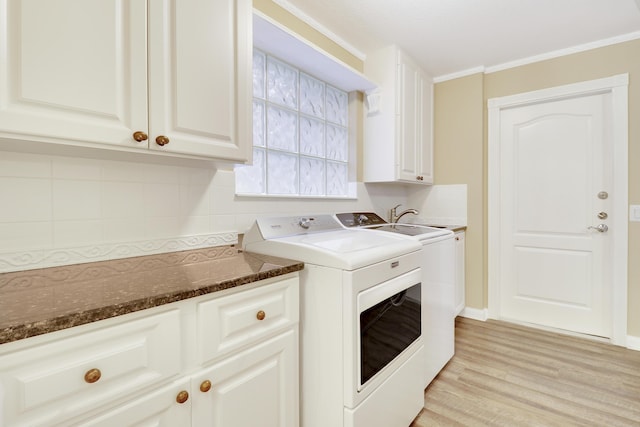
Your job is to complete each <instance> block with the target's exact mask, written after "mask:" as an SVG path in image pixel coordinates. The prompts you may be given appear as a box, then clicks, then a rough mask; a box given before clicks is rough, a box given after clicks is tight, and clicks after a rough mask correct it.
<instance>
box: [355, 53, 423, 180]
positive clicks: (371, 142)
mask: <svg viewBox="0 0 640 427" xmlns="http://www.w3.org/2000/svg"><path fill="white" fill-rule="evenodd" d="M365 73H366V74H367V76H368V77H370V78H371V79H372V80H374V81H376V82H378V85H379V86H378V88H379V89H378V91H377V92H376V93H374V94H373V96H374V97H375V98H377V99H378V102H375V103H373V104H367V111H366V115H365V118H364V150H363V160H364V165H363V178H364V181H365V182H402V183H416V184H433V133H432V123H433V81H432V79H431V77H429V75H427V74H426V73H425V72H424V71H423V70H422V69H421V68H420V66H419V65H418V64H417V63H416V62H414V61H413V60H412V59H411V58H410V57H409V56H407V55H406V54H405V53H404V52H402V51H401V50H400V49H398V48H397V47H396V46H389V47H387V48H384V49H381V50H379V51H376V52H372V53H370V54H368V55H367V60H366V61H365Z"/></svg>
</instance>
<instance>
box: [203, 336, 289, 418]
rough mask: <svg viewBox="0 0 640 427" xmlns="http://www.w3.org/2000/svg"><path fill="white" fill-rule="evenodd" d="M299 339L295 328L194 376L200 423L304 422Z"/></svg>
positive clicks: (233, 355) (231, 356)
mask: <svg viewBox="0 0 640 427" xmlns="http://www.w3.org/2000/svg"><path fill="white" fill-rule="evenodd" d="M297 355H298V340H297V333H296V331H295V330H294V329H290V330H288V331H286V332H284V333H283V334H281V335H278V336H276V337H274V338H271V339H269V340H266V341H264V342H262V343H260V344H258V345H255V346H253V347H251V348H250V349H248V350H244V351H241V352H238V353H235V354H232V355H230V356H229V357H227V358H225V359H224V360H222V361H220V362H218V363H216V364H215V365H212V366H211V367H209V368H205V369H203V370H202V371H201V372H200V373H198V374H196V375H194V376H193V377H192V378H191V389H192V392H193V400H192V402H191V405H192V416H193V425H194V426H203V427H204V426H206V427H246V426H260V427H295V426H297V425H298V414H299V411H298V401H299V400H298V390H299V388H298V356H297Z"/></svg>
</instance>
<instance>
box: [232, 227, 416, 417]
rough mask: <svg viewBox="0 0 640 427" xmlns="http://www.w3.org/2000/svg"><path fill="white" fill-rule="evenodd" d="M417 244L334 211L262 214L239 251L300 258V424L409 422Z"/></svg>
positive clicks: (413, 400) (413, 389)
mask: <svg viewBox="0 0 640 427" xmlns="http://www.w3.org/2000/svg"><path fill="white" fill-rule="evenodd" d="M421 248H422V247H421V245H420V244H419V243H418V242H417V241H414V240H410V239H406V238H404V237H402V236H399V235H397V236H396V235H391V234H383V233H372V232H370V231H365V230H346V229H344V228H343V227H342V226H341V225H340V224H339V223H338V221H337V220H336V219H335V217H334V216H333V215H318V216H305V217H276V218H260V219H258V220H257V221H256V223H255V224H254V225H253V226H252V228H251V229H250V230H249V231H248V232H247V233H246V234H245V236H244V238H243V249H244V250H245V251H247V252H257V253H261V254H267V255H276V256H280V257H285V258H290V259H295V260H299V261H302V262H304V264H305V267H304V269H303V270H302V271H301V274H300V278H301V283H300V298H301V301H300V316H301V318H300V341H301V342H300V344H301V345H300V354H301V358H300V363H301V369H300V372H301V378H300V380H301V393H300V396H301V401H300V403H301V405H300V408H301V425H303V426H305V427H328V426H331V427H363V426H367V427H406V426H408V425H409V424H411V422H412V420H413V419H414V418H415V417H416V416H417V414H418V413H419V412H420V411H421V410H422V407H423V405H424V394H423V393H424V384H423V381H422V377H423V370H424V363H423V362H424V358H425V356H424V345H423V341H422V299H421V287H422V285H421V280H422V274H421V269H420V265H421V262H422V261H421V258H422V257H421V254H422V251H421Z"/></svg>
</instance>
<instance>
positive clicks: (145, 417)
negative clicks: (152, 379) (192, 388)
mask: <svg viewBox="0 0 640 427" xmlns="http://www.w3.org/2000/svg"><path fill="white" fill-rule="evenodd" d="M190 397H191V396H190V393H189V379H188V378H183V379H181V380H179V381H175V382H173V383H171V384H169V385H166V386H164V387H161V388H159V389H158V390H155V391H152V392H149V393H147V394H145V395H144V397H141V398H138V399H136V400H132V401H131V402H129V403H126V404H124V405H120V406H118V407H117V408H116V409H114V410H112V411H107V412H104V413H100V414H97V415H93V416H90V417H88V418H86V419H84V420H81V421H78V422H65V423H63V424H61V425H64V426H84V427H89V426H91V427H114V426H119V427H125V426H126V427H129V426H131V427H133V426H158V427H178V426H180V427H183V426H184V427H188V426H190V425H191V398H190ZM196 425H198V424H196Z"/></svg>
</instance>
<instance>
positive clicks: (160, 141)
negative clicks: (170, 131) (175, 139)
mask: <svg viewBox="0 0 640 427" xmlns="http://www.w3.org/2000/svg"><path fill="white" fill-rule="evenodd" d="M168 143H169V138H167V137H166V136H164V135H160V136H159V137H157V138H156V144H158V145H159V146H161V147H162V146H164V145H167V144H168Z"/></svg>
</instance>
